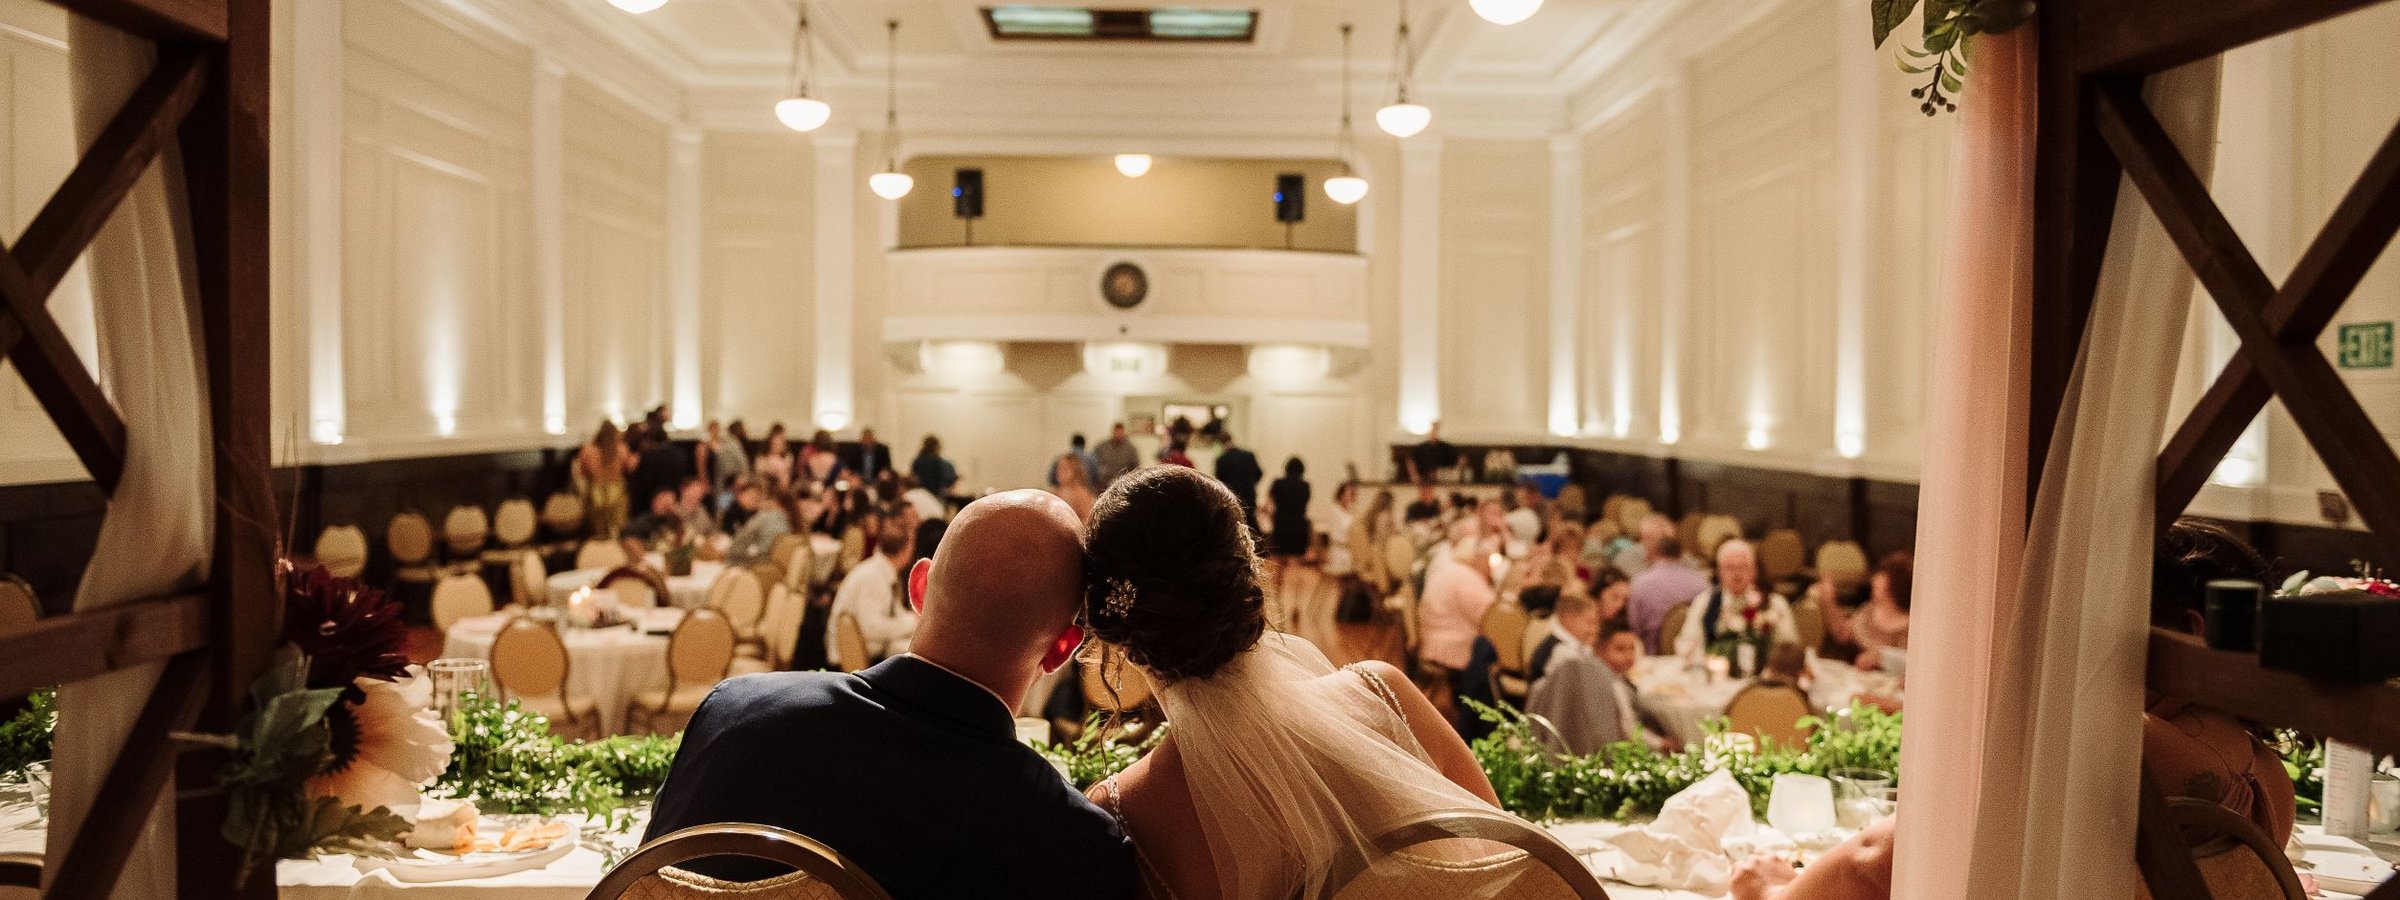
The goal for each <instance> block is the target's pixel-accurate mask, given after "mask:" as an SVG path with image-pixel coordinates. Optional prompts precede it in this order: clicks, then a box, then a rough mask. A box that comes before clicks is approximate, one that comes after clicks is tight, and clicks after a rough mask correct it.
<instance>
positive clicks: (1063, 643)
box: [1042, 625, 1083, 675]
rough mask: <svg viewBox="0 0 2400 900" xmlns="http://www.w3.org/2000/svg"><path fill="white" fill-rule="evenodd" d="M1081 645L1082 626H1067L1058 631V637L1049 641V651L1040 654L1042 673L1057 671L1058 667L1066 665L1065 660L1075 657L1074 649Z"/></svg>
mask: <svg viewBox="0 0 2400 900" xmlns="http://www.w3.org/2000/svg"><path fill="white" fill-rule="evenodd" d="M1082 646H1083V626H1081V625H1069V626H1067V630H1065V631H1061V632H1059V633H1058V639H1057V640H1055V641H1052V642H1051V643H1050V652H1048V653H1044V654H1042V674H1044V675H1048V674H1050V673H1052V672H1056V671H1058V667H1060V666H1063V665H1066V664H1067V660H1070V659H1073V658H1075V651H1076V649H1077V648H1080V647H1082Z"/></svg>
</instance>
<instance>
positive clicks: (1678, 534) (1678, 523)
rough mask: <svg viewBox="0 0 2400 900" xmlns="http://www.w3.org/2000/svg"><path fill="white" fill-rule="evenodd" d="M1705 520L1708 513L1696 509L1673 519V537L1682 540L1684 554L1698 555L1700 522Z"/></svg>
mask: <svg viewBox="0 0 2400 900" xmlns="http://www.w3.org/2000/svg"><path fill="white" fill-rule="evenodd" d="M1706 521H1708V514H1707V513H1704V512H1701V511H1699V510H1696V509H1695V510H1692V511H1691V512H1687V513H1684V514H1683V518H1681V519H1677V520H1675V539H1676V540H1678V541H1681V542H1683V553H1684V555H1686V556H1698V555H1700V523H1702V522H1706ZM1636 533H1637V534H1638V533H1639V532H1636Z"/></svg>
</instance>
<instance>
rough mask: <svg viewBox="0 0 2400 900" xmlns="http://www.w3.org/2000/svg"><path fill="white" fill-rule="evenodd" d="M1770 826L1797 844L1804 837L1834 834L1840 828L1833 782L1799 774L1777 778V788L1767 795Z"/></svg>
mask: <svg viewBox="0 0 2400 900" xmlns="http://www.w3.org/2000/svg"><path fill="white" fill-rule="evenodd" d="M1767 824H1768V825H1772V826H1774V828H1775V830H1776V831H1780V832H1783V833H1784V835H1785V836H1787V837H1790V838H1791V839H1793V840H1795V841H1797V840H1799V839H1800V838H1801V836H1803V835H1816V834H1823V833H1825V832H1827V831H1831V830H1833V827H1834V826H1835V825H1836V824H1838V822H1837V821H1836V820H1835V817H1834V812H1833V782H1830V781H1827V780H1825V779H1823V778H1820V777H1817V776H1815V775H1802V774H1799V773H1796V772H1786V773H1784V774H1781V775H1777V776H1775V785H1774V787H1773V789H1772V790H1771V792H1770V793H1768V794H1767Z"/></svg>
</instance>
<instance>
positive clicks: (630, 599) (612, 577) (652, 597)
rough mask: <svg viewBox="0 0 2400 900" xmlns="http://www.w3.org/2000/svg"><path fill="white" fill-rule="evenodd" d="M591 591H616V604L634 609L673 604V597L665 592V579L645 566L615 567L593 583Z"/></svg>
mask: <svg viewBox="0 0 2400 900" xmlns="http://www.w3.org/2000/svg"><path fill="white" fill-rule="evenodd" d="M592 589H593V590H601V591H607V590H613V591H616V592H617V602H618V603H620V604H623V605H625V606H629V607H632V608H635V609H647V608H650V607H653V606H672V605H674V602H675V597H674V595H673V594H671V593H669V592H668V591H667V581H666V579H665V578H664V577H661V576H660V575H659V574H658V573H657V572H654V571H651V570H650V568H649V567H647V566H634V565H621V566H617V567H616V568H613V569H610V570H608V571H607V572H606V573H605V574H602V575H601V576H600V580H599V581H595V582H593V583H592Z"/></svg>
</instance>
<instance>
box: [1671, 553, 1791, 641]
mask: <svg viewBox="0 0 2400 900" xmlns="http://www.w3.org/2000/svg"><path fill="white" fill-rule="evenodd" d="M1688 599H1690V600H1691V601H1692V608H1691V614H1690V615H1687V616H1684V618H1683V633H1682V634H1681V635H1678V636H1676V638H1675V643H1674V648H1675V653H1676V655H1678V656H1683V657H1686V658H1690V657H1695V656H1698V655H1700V654H1702V653H1705V652H1707V650H1708V647H1709V645H1711V644H1714V643H1716V642H1717V641H1719V640H1723V639H1725V638H1728V637H1737V636H1749V635H1756V634H1759V633H1762V632H1765V633H1768V634H1770V635H1771V640H1772V641H1773V642H1774V643H1777V644H1797V643H1799V642H1800V632H1799V630H1798V629H1797V628H1796V627H1794V625H1793V624H1792V605H1791V603H1790V602H1789V601H1786V600H1784V599H1783V595H1781V594H1775V593H1768V592H1765V591H1761V590H1759V588H1758V553H1757V551H1754V550H1752V549H1751V548H1750V542H1749V541H1745V540H1742V539H1741V538H1734V539H1732V540H1729V541H1726V542H1724V543H1722V544H1719V545H1717V586H1716V587H1715V588H1714V589H1712V590H1707V591H1703V592H1701V593H1700V594H1698V595H1696V596H1693V597H1691V598H1688ZM1759 661H1760V662H1764V661H1765V657H1764V656H1763V655H1762V656H1761V657H1760V660H1759Z"/></svg>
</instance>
